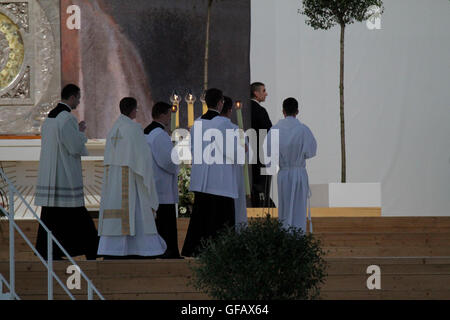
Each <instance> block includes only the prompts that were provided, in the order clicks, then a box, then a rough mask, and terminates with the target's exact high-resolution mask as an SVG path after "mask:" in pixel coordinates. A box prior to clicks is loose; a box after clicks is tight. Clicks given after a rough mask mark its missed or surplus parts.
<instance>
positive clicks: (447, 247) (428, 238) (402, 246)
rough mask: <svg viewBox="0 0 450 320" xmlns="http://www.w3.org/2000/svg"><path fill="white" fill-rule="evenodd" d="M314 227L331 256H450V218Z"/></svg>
mask: <svg viewBox="0 0 450 320" xmlns="http://www.w3.org/2000/svg"><path fill="white" fill-rule="evenodd" d="M94 221H95V222H96V223H97V220H96V219H95V220H94ZM17 224H18V225H19V226H20V227H21V228H22V230H23V231H24V233H25V234H26V235H27V236H28V238H29V239H30V241H31V242H32V243H33V244H35V243H36V236H37V229H38V228H37V227H38V225H37V222H36V221H34V220H18V221H17ZM313 224H314V234H315V236H316V237H317V238H318V239H319V240H320V241H321V244H322V246H323V248H324V250H325V251H326V252H327V255H328V256H330V257H339V256H342V257H355V256H369V257H373V256H380V257H383V256H389V257H391V256H448V255H450V241H449V240H450V217H352V218H349V217H338V218H337V217H322V218H313ZM0 225H1V226H2V232H0V261H8V260H9V238H8V237H9V230H8V223H7V222H6V221H1V222H0ZM188 225H189V219H187V218H179V219H178V220H177V226H178V246H179V249H180V250H181V248H182V247H183V243H184V239H185V236H186V232H187V228H188ZM15 248H16V251H15V252H16V260H17V261H38V258H37V257H36V256H35V255H34V253H33V252H32V251H31V249H30V248H29V246H28V245H27V244H26V243H25V241H24V240H23V239H22V238H21V237H20V235H19V234H18V233H17V232H16V234H15Z"/></svg>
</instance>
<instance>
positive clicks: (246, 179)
mask: <svg viewBox="0 0 450 320" xmlns="http://www.w3.org/2000/svg"><path fill="white" fill-rule="evenodd" d="M236 115H237V121H238V126H239V129H241V130H242V131H241V134H240V138H241V143H242V144H243V145H245V136H244V134H243V131H244V120H243V117H242V102H241V101H236ZM244 183H245V194H246V195H247V196H250V179H249V175H248V163H247V161H245V164H244Z"/></svg>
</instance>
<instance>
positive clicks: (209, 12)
mask: <svg viewBox="0 0 450 320" xmlns="http://www.w3.org/2000/svg"><path fill="white" fill-rule="evenodd" d="M212 2H213V0H208V15H207V18H206V41H205V60H204V61H205V65H204V69H203V72H204V73H203V90H207V89H208V60H209V26H210V21H211V7H212Z"/></svg>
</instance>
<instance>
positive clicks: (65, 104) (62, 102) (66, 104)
mask: <svg viewBox="0 0 450 320" xmlns="http://www.w3.org/2000/svg"><path fill="white" fill-rule="evenodd" d="M60 103H61V104H63V105H65V106H66V107H67V108H69V109H70V110H72V108H71V107H70V106H69V105H68V104H67V103H64V102H60Z"/></svg>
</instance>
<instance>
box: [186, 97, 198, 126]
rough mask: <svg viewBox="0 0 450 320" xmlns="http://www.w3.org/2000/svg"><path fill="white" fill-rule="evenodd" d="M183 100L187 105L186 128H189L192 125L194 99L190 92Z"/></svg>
mask: <svg viewBox="0 0 450 320" xmlns="http://www.w3.org/2000/svg"><path fill="white" fill-rule="evenodd" d="M184 99H185V100H186V102H187V104H188V128H191V127H192V126H193V125H194V102H195V100H196V98H195V96H194V95H193V94H192V92H190V91H189V92H188V94H187V95H186V97H185V98H184Z"/></svg>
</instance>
